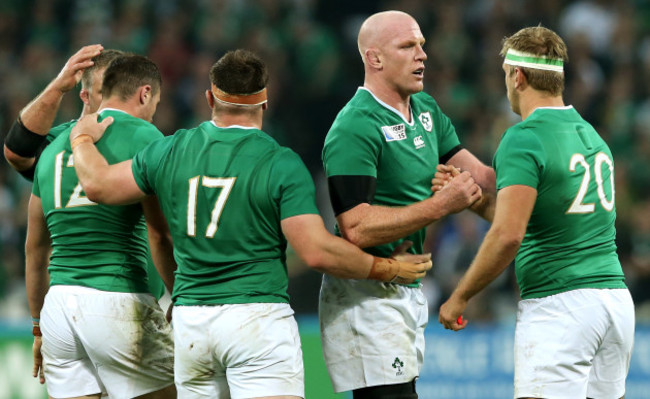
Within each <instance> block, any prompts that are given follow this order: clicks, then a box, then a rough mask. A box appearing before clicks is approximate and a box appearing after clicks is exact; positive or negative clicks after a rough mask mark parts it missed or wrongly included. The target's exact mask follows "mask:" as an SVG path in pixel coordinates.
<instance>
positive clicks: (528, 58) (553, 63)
mask: <svg viewBox="0 0 650 399" xmlns="http://www.w3.org/2000/svg"><path fill="white" fill-rule="evenodd" d="M503 63H504V64H508V65H513V66H520V67H524V68H533V69H541V70H544V71H553V72H564V61H563V60H561V59H559V58H548V57H546V56H545V55H535V54H531V53H524V52H522V51H517V50H513V49H508V52H507V53H506V57H505V59H504V60H503Z"/></svg>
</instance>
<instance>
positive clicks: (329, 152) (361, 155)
mask: <svg viewBox="0 0 650 399" xmlns="http://www.w3.org/2000/svg"><path fill="white" fill-rule="evenodd" d="M459 144H460V142H459V140H458V136H457V135H456V130H455V129H454V126H453V125H452V124H451V121H450V120H449V118H448V117H447V116H446V115H444V114H443V113H442V111H441V110H440V107H438V104H436V102H435V100H434V99H433V98H432V97H431V96H429V95H428V94H426V93H424V92H420V93H417V94H414V95H412V96H411V121H410V122H407V121H406V120H405V119H404V118H403V117H402V115H401V114H400V113H399V112H398V111H397V110H396V109H394V108H393V107H391V106H389V105H387V104H385V103H384V102H382V101H381V100H379V99H378V98H376V97H375V96H374V95H373V94H372V93H371V92H370V91H369V90H367V89H365V88H363V87H361V88H359V90H357V92H356V94H355V95H354V97H352V99H351V100H350V101H349V102H348V104H347V105H346V106H345V107H344V108H343V109H342V110H341V111H340V112H339V114H338V115H337V117H336V119H335V120H334V123H333V124H332V127H331V129H330V131H329V132H328V134H327V137H326V138H325V145H324V148H323V164H324V168H325V173H326V175H327V177H332V176H341V175H347V176H354V175H361V176H372V177H375V178H376V179H377V190H376V192H375V196H374V199H373V201H372V204H373V205H383V206H405V205H409V204H412V203H415V202H418V201H422V200H424V199H427V198H428V197H430V196H431V179H433V176H434V175H435V173H436V165H438V163H439V158H440V157H441V156H443V155H445V154H447V153H448V152H449V151H451V150H452V149H453V148H454V147H456V146H458V145H459ZM425 233H426V229H421V230H418V231H417V232H415V233H413V234H411V235H409V236H408V237H404V238H402V239H400V240H398V241H395V242H392V243H389V244H385V245H380V246H376V247H372V248H365V249H364V250H365V251H367V252H369V253H371V254H373V255H376V256H382V257H389V256H390V255H391V254H392V252H393V250H394V249H395V247H396V246H397V245H398V244H400V243H401V242H402V241H403V240H411V241H413V247H412V248H411V250H410V251H411V252H413V253H422V245H423V243H424V238H425ZM337 234H339V231H338V227H337ZM413 286H417V283H416V284H413Z"/></svg>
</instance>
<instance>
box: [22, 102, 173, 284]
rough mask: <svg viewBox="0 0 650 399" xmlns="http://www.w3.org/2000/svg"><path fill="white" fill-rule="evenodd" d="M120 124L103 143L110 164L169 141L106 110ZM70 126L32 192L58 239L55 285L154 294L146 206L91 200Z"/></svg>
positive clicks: (43, 163)
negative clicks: (75, 154)
mask: <svg viewBox="0 0 650 399" xmlns="http://www.w3.org/2000/svg"><path fill="white" fill-rule="evenodd" d="M107 116H112V117H113V118H114V122H113V124H112V125H111V126H109V127H108V129H107V130H106V133H105V134H104V136H103V137H102V138H101V139H100V140H99V141H98V142H97V149H98V150H99V151H100V152H101V153H102V154H103V155H104V157H106V160H107V161H108V163H110V164H114V163H118V162H121V161H125V160H127V159H131V158H132V157H133V156H134V155H135V154H136V153H137V152H138V151H139V150H141V149H142V148H144V147H146V146H147V144H149V143H151V142H152V141H155V140H157V139H160V138H162V137H163V135H162V133H161V132H160V131H159V130H158V129H156V127H155V126H154V125H152V124H151V123H149V122H147V121H144V120H142V119H139V118H136V117H134V116H131V115H129V114H127V113H125V112H123V111H119V110H113V109H105V110H103V111H102V112H101V118H104V117H107ZM73 126H74V124H70V125H69V126H68V128H67V129H66V130H65V131H63V132H61V134H60V135H59V136H58V137H56V139H54V141H52V143H51V144H50V145H48V146H47V147H46V148H45V150H44V151H43V153H42V154H41V158H40V160H39V161H38V164H37V166H36V172H35V176H34V186H33V188H32V192H33V193H34V195H35V196H37V197H39V198H41V202H42V207H43V213H44V215H45V221H46V223H47V227H48V229H49V231H50V236H51V239H52V255H51V257H50V266H49V271H50V284H51V285H81V286H85V287H90V288H95V289H99V290H103V291H112V292H148V287H147V271H146V264H147V251H148V250H147V230H146V224H145V221H144V217H143V213H142V206H141V205H140V204H139V203H137V204H132V205H125V206H106V205H100V204H96V203H94V202H91V201H90V200H88V198H87V197H86V196H85V194H84V192H83V191H82V189H81V185H80V184H79V181H78V179H77V175H76V173H75V170H74V159H73V157H72V152H71V149H70V130H71V129H72V127H73Z"/></svg>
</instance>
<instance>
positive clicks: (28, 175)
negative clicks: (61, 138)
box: [18, 140, 50, 181]
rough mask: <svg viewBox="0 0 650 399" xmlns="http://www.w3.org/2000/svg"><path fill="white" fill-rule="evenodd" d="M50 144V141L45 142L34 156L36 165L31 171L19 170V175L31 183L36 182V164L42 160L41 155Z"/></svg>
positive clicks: (33, 165) (34, 164)
mask: <svg viewBox="0 0 650 399" xmlns="http://www.w3.org/2000/svg"><path fill="white" fill-rule="evenodd" d="M49 144H50V142H49V141H48V140H44V141H43V142H42V143H41V145H40V146H39V147H38V149H37V150H36V154H34V163H33V164H32V166H31V167H30V168H29V169H25V170H19V171H18V173H20V175H21V176H22V177H24V178H25V179H27V180H29V181H34V172H35V171H36V164H37V163H38V160H39V159H40V158H41V153H42V152H43V150H44V149H45V147H47V146H48V145H49Z"/></svg>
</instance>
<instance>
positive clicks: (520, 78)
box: [515, 67, 528, 90]
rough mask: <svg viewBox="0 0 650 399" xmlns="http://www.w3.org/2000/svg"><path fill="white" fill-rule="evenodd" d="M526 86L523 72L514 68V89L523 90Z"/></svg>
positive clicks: (526, 79)
mask: <svg viewBox="0 0 650 399" xmlns="http://www.w3.org/2000/svg"><path fill="white" fill-rule="evenodd" d="M527 85H528V77H526V74H525V73H524V70H523V69H521V68H520V67H515V89H521V90H523V89H525V88H526V86H527Z"/></svg>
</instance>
